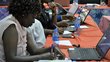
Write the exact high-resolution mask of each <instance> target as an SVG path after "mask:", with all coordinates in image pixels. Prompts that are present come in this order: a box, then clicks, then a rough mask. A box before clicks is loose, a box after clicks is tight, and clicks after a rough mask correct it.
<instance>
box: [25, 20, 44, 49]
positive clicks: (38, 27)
mask: <svg viewBox="0 0 110 62" xmlns="http://www.w3.org/2000/svg"><path fill="white" fill-rule="evenodd" d="M27 30H29V32H30V33H32V37H33V38H34V41H35V42H36V46H37V48H42V47H43V46H44V45H45V41H46V38H45V34H44V29H43V27H42V24H41V23H40V21H38V20H37V19H35V22H34V23H33V24H32V26H30V27H29V28H28V29H27Z"/></svg>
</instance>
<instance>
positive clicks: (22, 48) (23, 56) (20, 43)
mask: <svg viewBox="0 0 110 62" xmlns="http://www.w3.org/2000/svg"><path fill="white" fill-rule="evenodd" d="M36 2H37V1H33V0H12V1H11V2H10V4H9V6H8V9H9V15H8V16H7V17H5V18H4V19H2V20H1V21H0V29H1V31H0V62H33V61H35V60H41V59H42V60H44V59H54V56H53V54H51V48H50V47H49V48H40V49H38V48H37V47H36V43H35V41H33V38H31V34H30V33H29V32H28V31H27V30H26V28H27V27H29V26H31V25H32V23H34V17H35V15H36V13H39V4H37V3H36ZM27 52H28V53H27Z"/></svg>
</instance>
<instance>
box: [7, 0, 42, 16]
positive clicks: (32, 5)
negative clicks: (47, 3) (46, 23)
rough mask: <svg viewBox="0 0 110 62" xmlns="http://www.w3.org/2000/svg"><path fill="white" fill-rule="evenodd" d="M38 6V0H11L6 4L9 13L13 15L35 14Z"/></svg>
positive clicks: (37, 11)
mask: <svg viewBox="0 0 110 62" xmlns="http://www.w3.org/2000/svg"><path fill="white" fill-rule="evenodd" d="M39 8H40V6H39V3H38V0H11V2H10V3H9V6H8V10H9V14H12V15H13V16H15V15H16V16H19V15H28V14H37V13H39V12H40V10H39Z"/></svg>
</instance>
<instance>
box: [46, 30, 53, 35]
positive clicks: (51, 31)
mask: <svg viewBox="0 0 110 62" xmlns="http://www.w3.org/2000/svg"><path fill="white" fill-rule="evenodd" d="M44 32H45V34H50V35H52V33H53V30H52V29H44Z"/></svg>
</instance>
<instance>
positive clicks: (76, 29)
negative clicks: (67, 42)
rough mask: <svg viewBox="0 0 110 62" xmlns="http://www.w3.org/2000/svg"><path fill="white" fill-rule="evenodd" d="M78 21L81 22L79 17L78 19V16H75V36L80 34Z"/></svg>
mask: <svg viewBox="0 0 110 62" xmlns="http://www.w3.org/2000/svg"><path fill="white" fill-rule="evenodd" d="M80 23H81V19H80V17H77V18H76V20H75V24H74V26H75V32H74V36H75V37H78V36H79V35H80V34H79V32H80Z"/></svg>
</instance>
